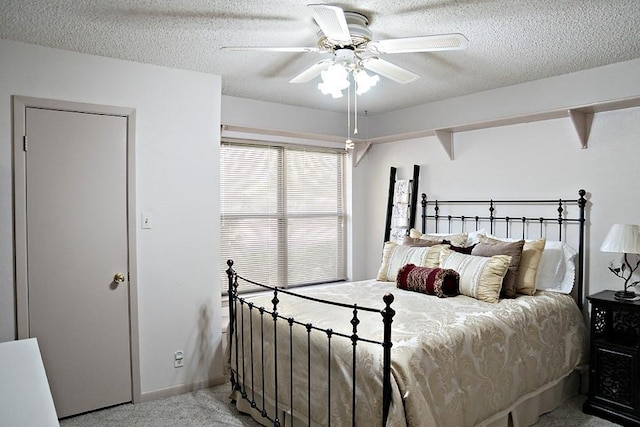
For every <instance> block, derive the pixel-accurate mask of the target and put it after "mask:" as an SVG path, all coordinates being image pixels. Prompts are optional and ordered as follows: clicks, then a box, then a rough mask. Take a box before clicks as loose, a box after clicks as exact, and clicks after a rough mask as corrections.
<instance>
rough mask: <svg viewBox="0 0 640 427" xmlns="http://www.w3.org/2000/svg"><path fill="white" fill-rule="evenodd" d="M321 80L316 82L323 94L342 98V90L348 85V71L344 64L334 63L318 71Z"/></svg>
mask: <svg viewBox="0 0 640 427" xmlns="http://www.w3.org/2000/svg"><path fill="white" fill-rule="evenodd" d="M320 76H321V77H322V82H321V83H318V89H320V91H321V92H322V93H323V94H324V95H329V94H330V95H331V96H332V97H334V98H342V90H343V89H346V88H348V87H349V85H350V84H351V83H350V82H349V71H348V70H347V69H346V68H345V67H344V65H342V64H339V63H336V64H333V65H332V66H330V67H329V68H327V69H326V70H324V71H322V72H321V73H320Z"/></svg>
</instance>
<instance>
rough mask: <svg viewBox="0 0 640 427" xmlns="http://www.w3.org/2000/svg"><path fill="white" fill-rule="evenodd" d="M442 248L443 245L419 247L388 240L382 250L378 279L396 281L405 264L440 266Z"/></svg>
mask: <svg viewBox="0 0 640 427" xmlns="http://www.w3.org/2000/svg"><path fill="white" fill-rule="evenodd" d="M442 248H443V246H442V245H436V246H431V247H419V246H406V245H398V244H396V243H393V242H387V243H385V244H384V249H383V251H382V263H381V265H380V269H379V270H378V277H377V280H380V281H383V282H395V281H396V276H397V274H398V270H399V269H400V267H402V266H403V265H405V264H414V265H417V266H419V267H432V268H435V267H437V266H438V262H439V260H440V250H441V249H442Z"/></svg>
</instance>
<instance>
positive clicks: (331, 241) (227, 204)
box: [220, 142, 346, 293]
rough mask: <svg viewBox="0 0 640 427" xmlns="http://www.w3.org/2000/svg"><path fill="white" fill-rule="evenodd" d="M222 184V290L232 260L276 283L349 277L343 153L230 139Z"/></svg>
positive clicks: (224, 149) (244, 288)
mask: <svg viewBox="0 0 640 427" xmlns="http://www.w3.org/2000/svg"><path fill="white" fill-rule="evenodd" d="M220 183H221V184H220V187H221V188H220V193H221V206H220V210H221V215H220V231H221V255H222V260H223V263H222V266H221V278H222V282H221V283H222V284H223V286H222V289H223V293H226V292H227V288H228V279H227V275H226V268H227V267H226V260H227V259H233V261H234V267H235V269H236V271H238V272H239V273H240V274H241V275H242V276H243V277H246V278H247V279H250V280H252V281H254V282H258V283H263V284H267V285H270V286H284V287H292V286H300V285H308V284H315V283H324V282H331V281H337V280H344V279H345V277H346V266H345V264H346V242H345V239H346V233H345V223H346V217H345V211H346V209H345V205H346V202H345V199H346V196H345V153H344V152H340V151H337V150H336V151H330V150H325V149H320V148H318V149H314V148H309V147H296V146H286V145H282V146H277V145H257V144H256V145H252V144H248V143H238V142H223V143H222V144H221V149H220ZM258 289H260V288H259V287H254V286H252V285H248V284H244V283H242V284H240V288H239V289H238V291H239V292H250V291H254V290H258Z"/></svg>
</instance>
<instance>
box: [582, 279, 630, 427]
mask: <svg viewBox="0 0 640 427" xmlns="http://www.w3.org/2000/svg"><path fill="white" fill-rule="evenodd" d="M614 293H615V292H614V291H603V292H599V293H597V294H594V295H591V296H589V297H587V299H588V300H589V301H590V302H591V357H590V358H591V360H590V367H589V397H588V398H587V401H586V402H585V403H584V406H583V411H584V412H586V413H588V414H592V415H597V416H599V417H602V418H606V419H608V420H611V421H614V422H617V423H621V424H623V425H634V426H635V425H637V426H640V301H632V302H627V301H620V300H617V299H615V298H614V296H613V295H614Z"/></svg>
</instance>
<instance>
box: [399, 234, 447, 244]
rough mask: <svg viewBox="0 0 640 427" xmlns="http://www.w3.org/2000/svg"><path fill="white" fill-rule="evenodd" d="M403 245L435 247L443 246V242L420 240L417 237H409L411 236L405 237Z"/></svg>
mask: <svg viewBox="0 0 640 427" xmlns="http://www.w3.org/2000/svg"><path fill="white" fill-rule="evenodd" d="M402 244H403V245H407V246H422V247H425V246H435V245H439V244H441V242H438V241H435V240H425V239H418V238H417V237H409V236H404V237H403V238H402Z"/></svg>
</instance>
